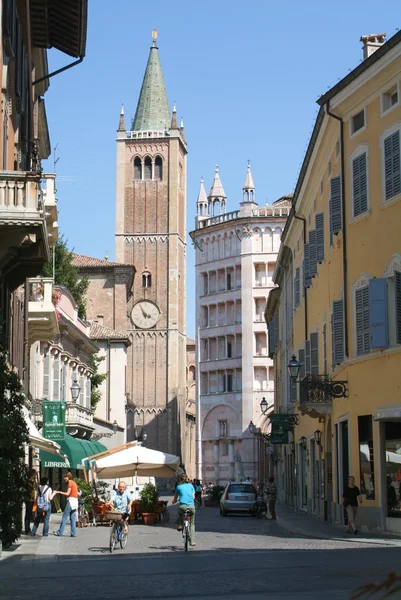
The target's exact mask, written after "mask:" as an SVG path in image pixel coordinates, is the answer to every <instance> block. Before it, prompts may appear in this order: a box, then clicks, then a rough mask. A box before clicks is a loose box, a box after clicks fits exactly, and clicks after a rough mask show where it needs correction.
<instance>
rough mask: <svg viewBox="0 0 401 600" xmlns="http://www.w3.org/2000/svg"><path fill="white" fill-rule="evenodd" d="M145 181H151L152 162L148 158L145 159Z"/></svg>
mask: <svg viewBox="0 0 401 600" xmlns="http://www.w3.org/2000/svg"><path fill="white" fill-rule="evenodd" d="M145 179H152V160H151V159H150V157H149V156H147V157H146V158H145Z"/></svg>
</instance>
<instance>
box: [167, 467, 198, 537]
mask: <svg viewBox="0 0 401 600" xmlns="http://www.w3.org/2000/svg"><path fill="white" fill-rule="evenodd" d="M194 499H195V489H194V486H193V485H192V483H189V481H188V477H187V476H186V475H185V473H182V474H181V475H180V477H179V482H178V485H177V487H176V488H175V496H174V498H173V504H175V503H176V502H177V501H178V502H179V507H178V527H177V531H182V527H183V522H184V514H185V511H188V512H189V514H190V517H191V521H190V527H189V545H190V546H196V544H195V503H194Z"/></svg>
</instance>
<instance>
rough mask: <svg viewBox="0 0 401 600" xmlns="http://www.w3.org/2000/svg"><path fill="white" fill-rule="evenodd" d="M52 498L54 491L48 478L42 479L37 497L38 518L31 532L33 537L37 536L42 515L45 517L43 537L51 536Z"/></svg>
mask: <svg viewBox="0 0 401 600" xmlns="http://www.w3.org/2000/svg"><path fill="white" fill-rule="evenodd" d="M52 498H53V491H52V489H51V487H50V486H49V480H48V478H47V477H42V479H41V480H40V486H39V488H38V494H37V496H36V517H35V521H34V523H33V527H32V531H31V535H32V536H34V535H36V532H37V530H38V527H39V523H40V520H41V518H42V515H43V516H44V522H43V537H47V536H48V535H49V523H50V517H51V514H52V505H51V501H52Z"/></svg>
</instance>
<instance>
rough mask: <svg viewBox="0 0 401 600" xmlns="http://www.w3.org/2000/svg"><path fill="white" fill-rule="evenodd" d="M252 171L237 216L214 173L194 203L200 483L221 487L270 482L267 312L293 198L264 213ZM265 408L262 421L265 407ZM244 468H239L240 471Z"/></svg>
mask: <svg viewBox="0 0 401 600" xmlns="http://www.w3.org/2000/svg"><path fill="white" fill-rule="evenodd" d="M254 194H255V186H254V183H253V179H252V174H251V170H250V167H249V166H248V171H247V175H246V180H245V184H244V188H243V201H242V202H241V204H240V209H239V210H235V211H233V212H227V211H226V202H227V198H226V194H225V192H224V188H223V185H222V183H221V180H220V175H219V170H218V167H216V172H215V177H214V181H213V184H212V187H211V190H210V193H209V195H208V196H207V195H206V191H205V188H204V185H203V181H202V183H201V187H200V192H199V196H198V200H197V217H196V220H195V225H196V229H195V230H194V231H192V232H191V234H190V235H191V238H192V240H193V242H194V244H195V247H196V294H195V297H196V324H197V331H198V334H197V344H199V359H198V361H197V365H196V366H197V374H198V379H199V381H198V383H199V386H200V403H199V405H198V413H197V418H199V419H200V420H201V422H200V424H199V426H200V431H201V434H200V435H201V444H200V443H199V444H198V454H199V455H201V456H198V458H197V461H198V473H197V475H198V477H201V478H202V479H203V480H204V481H205V480H207V481H211V482H213V483H219V484H224V483H225V482H226V481H227V480H232V479H234V478H235V477H240V476H243V474H245V476H249V477H251V478H252V479H254V480H260V479H265V478H266V475H267V471H268V461H267V458H266V447H265V444H264V438H262V437H259V438H257V437H255V436H253V435H252V432H251V430H252V429H253V427H252V426H251V430H250V429H249V426H250V423H251V422H252V423H253V424H254V426H255V427H256V428H257V430H258V431H259V430H261V431H262V432H263V433H267V428H268V422H267V414H268V412H269V411H271V410H272V408H273V402H274V396H273V394H274V373H273V362H272V361H271V360H270V359H269V358H268V347H267V332H266V325H265V323H264V320H263V311H264V307H265V304H266V298H267V296H268V294H269V291H270V290H271V289H272V287H274V284H273V281H272V275H273V271H274V268H275V263H276V257H277V252H278V250H279V247H280V237H281V233H282V230H283V228H284V226H285V222H286V218H287V216H288V213H289V210H290V206H291V203H290V198H289V197H284V198H281V199H280V200H279V201H277V202H275V203H274V204H273V205H272V206H264V207H262V208H259V207H258V205H257V204H256V202H255V197H254ZM263 399H264V400H265V402H266V408H267V413H266V414H262V412H261V408H260V403H261V402H262V400H263ZM236 465H237V466H239V465H241V468H236Z"/></svg>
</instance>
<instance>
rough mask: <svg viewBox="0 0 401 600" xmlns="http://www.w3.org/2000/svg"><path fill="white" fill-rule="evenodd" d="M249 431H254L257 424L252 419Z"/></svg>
mask: <svg viewBox="0 0 401 600" xmlns="http://www.w3.org/2000/svg"><path fill="white" fill-rule="evenodd" d="M249 431H250V432H251V433H253V432H254V431H255V424H254V423H253V422H252V421H251V422H250V423H249Z"/></svg>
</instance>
